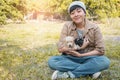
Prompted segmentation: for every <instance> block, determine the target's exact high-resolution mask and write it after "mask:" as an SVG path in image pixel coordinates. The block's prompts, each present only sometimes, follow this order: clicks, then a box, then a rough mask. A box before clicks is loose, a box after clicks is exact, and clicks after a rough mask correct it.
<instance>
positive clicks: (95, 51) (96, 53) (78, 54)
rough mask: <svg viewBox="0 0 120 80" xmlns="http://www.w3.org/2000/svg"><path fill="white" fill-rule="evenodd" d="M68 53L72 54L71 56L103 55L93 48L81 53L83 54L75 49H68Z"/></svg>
mask: <svg viewBox="0 0 120 80" xmlns="http://www.w3.org/2000/svg"><path fill="white" fill-rule="evenodd" d="M69 54H70V55H72V56H76V57H85V56H94V55H103V54H102V53H100V52H99V51H97V50H93V51H90V52H87V53H83V54H80V53H79V52H77V51H69Z"/></svg>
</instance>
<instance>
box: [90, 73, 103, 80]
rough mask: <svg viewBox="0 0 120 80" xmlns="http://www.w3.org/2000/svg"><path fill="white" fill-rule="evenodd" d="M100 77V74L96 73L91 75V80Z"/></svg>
mask: <svg viewBox="0 0 120 80" xmlns="http://www.w3.org/2000/svg"><path fill="white" fill-rule="evenodd" d="M100 75H101V72H96V73H94V74H93V75H92V78H93V79H97V78H98V77H100Z"/></svg>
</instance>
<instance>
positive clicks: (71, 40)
mask: <svg viewBox="0 0 120 80" xmlns="http://www.w3.org/2000/svg"><path fill="white" fill-rule="evenodd" d="M65 42H66V46H67V47H69V48H73V46H74V37H72V36H67V37H66V38H65Z"/></svg>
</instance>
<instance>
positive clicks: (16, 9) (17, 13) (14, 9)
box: [0, 0, 26, 24]
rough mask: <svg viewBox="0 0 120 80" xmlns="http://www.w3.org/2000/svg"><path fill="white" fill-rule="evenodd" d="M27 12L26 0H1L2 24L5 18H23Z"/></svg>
mask: <svg viewBox="0 0 120 80" xmlns="http://www.w3.org/2000/svg"><path fill="white" fill-rule="evenodd" d="M25 12H26V8H25V1H24V0H0V24H4V23H5V20H7V19H12V20H22V19H23V15H24V13H25Z"/></svg>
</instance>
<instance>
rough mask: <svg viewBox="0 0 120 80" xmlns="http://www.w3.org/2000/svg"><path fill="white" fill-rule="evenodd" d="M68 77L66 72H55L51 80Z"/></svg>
mask: <svg viewBox="0 0 120 80" xmlns="http://www.w3.org/2000/svg"><path fill="white" fill-rule="evenodd" d="M68 77H69V75H68V73H67V72H60V71H58V70H56V71H55V72H53V74H52V77H51V79H52V80H56V79H58V78H68Z"/></svg>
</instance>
